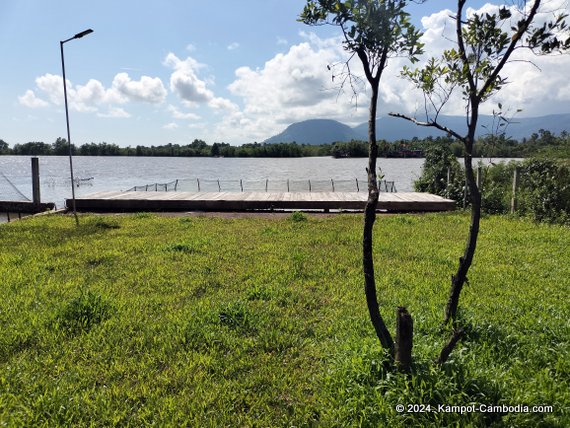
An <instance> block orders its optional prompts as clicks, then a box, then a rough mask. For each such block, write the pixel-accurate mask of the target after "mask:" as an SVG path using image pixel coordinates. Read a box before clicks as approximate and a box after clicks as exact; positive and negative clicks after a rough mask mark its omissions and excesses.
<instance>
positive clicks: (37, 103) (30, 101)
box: [18, 89, 49, 108]
mask: <svg viewBox="0 0 570 428" xmlns="http://www.w3.org/2000/svg"><path fill="white" fill-rule="evenodd" d="M18 101H19V102H20V104H22V105H23V106H26V107H29V108H41V107H47V106H48V105H49V103H48V102H46V101H44V100H42V99H41V98H38V97H36V94H35V93H34V91H32V90H31V89H28V90H27V91H26V93H25V94H24V95H22V96H21V97H18Z"/></svg>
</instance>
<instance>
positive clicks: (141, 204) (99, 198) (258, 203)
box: [66, 192, 455, 212]
mask: <svg viewBox="0 0 570 428" xmlns="http://www.w3.org/2000/svg"><path fill="white" fill-rule="evenodd" d="M367 198H368V194H367V193H366V192H313V193H309V192H282V193H277V192H241V193H240V192H198V193H196V192H99V193H94V194H91V195H85V196H81V197H77V198H76V206H77V210H79V211H99V212H138V211H248V210H359V211H362V210H364V207H365V205H366V200H367ZM70 205H71V200H70V199H67V200H66V206H67V207H68V208H69V207H70ZM378 209H379V210H387V211H451V210H453V209H455V202H454V201H453V200H450V199H445V198H442V197H441V196H437V195H432V194H429V193H416V192H399V193H380V198H379V201H378Z"/></svg>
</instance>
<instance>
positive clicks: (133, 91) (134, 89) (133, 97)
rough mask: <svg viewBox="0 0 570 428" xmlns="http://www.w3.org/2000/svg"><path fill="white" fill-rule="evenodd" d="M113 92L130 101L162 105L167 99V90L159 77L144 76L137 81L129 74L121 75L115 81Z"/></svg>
mask: <svg viewBox="0 0 570 428" xmlns="http://www.w3.org/2000/svg"><path fill="white" fill-rule="evenodd" d="M112 90H113V91H116V92H118V93H119V94H120V95H121V96H122V97H124V98H126V99H127V100H129V101H140V102H145V103H150V104H160V103H162V102H163V101H164V100H165V99H166V89H165V88H164V85H163V84H162V80H160V78H158V77H154V78H152V77H149V76H142V77H141V78H140V80H138V81H136V80H132V79H131V78H130V77H129V75H128V74H127V73H119V74H117V75H116V76H115V78H114V79H113V84H112Z"/></svg>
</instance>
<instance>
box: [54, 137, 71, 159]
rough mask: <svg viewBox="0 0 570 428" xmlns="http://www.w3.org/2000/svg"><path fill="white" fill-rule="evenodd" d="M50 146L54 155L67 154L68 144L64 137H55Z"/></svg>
mask: <svg viewBox="0 0 570 428" xmlns="http://www.w3.org/2000/svg"><path fill="white" fill-rule="evenodd" d="M51 147H52V152H53V154H54V155H57V156H66V155H67V156H69V144H67V140H66V139H65V138H61V137H57V139H56V140H55V142H54V143H53V144H52V145H51Z"/></svg>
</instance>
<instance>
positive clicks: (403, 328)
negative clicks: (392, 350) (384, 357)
mask: <svg viewBox="0 0 570 428" xmlns="http://www.w3.org/2000/svg"><path fill="white" fill-rule="evenodd" d="M413 336H414V323H413V320H412V316H411V315H410V313H409V312H408V311H407V310H406V308H404V307H402V306H399V307H398V309H397V310H396V365H397V366H398V368H399V369H400V370H402V371H408V370H409V369H410V367H411V366H412V344H413Z"/></svg>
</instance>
